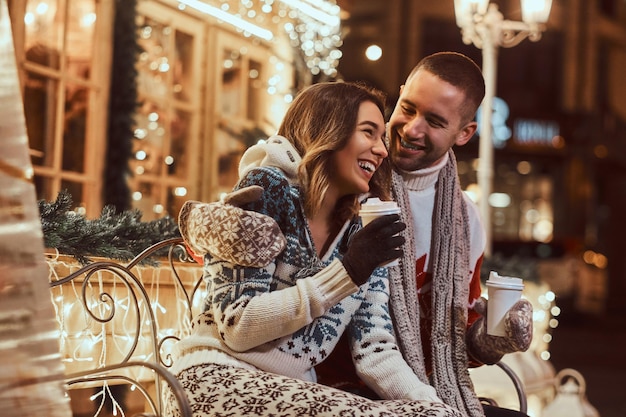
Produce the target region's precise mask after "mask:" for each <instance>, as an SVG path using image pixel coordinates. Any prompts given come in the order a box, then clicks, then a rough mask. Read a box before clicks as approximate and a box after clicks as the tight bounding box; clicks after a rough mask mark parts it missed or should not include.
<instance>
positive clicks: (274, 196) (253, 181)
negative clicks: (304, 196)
mask: <svg viewBox="0 0 626 417" xmlns="http://www.w3.org/2000/svg"><path fill="white" fill-rule="evenodd" d="M250 185H258V186H261V187H262V188H263V194H262V195H261V198H260V199H259V200H257V201H254V202H251V203H248V204H246V205H243V206H242V208H243V209H246V210H254V211H258V212H261V213H264V214H268V215H270V216H272V217H274V218H275V219H276V220H277V221H279V223H280V220H279V218H280V217H283V219H282V220H285V219H286V218H289V217H291V216H294V215H295V212H297V211H299V205H300V202H299V201H300V190H299V188H298V187H297V186H296V185H294V184H291V183H290V182H289V180H288V179H287V176H286V175H285V173H284V172H283V171H282V170H280V169H279V168H275V167H267V166H264V167H257V168H254V169H252V170H250V171H248V172H247V173H246V175H245V176H244V177H243V178H241V180H240V181H239V183H238V184H237V186H236V187H235V188H236V189H240V188H244V187H248V186H250Z"/></svg>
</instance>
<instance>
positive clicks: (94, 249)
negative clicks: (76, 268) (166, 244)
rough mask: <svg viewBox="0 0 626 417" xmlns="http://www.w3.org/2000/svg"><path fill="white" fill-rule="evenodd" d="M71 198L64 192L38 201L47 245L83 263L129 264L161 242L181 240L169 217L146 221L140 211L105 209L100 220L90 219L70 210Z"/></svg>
mask: <svg viewBox="0 0 626 417" xmlns="http://www.w3.org/2000/svg"><path fill="white" fill-rule="evenodd" d="M71 207H72V197H71V196H70V194H69V193H68V192H67V190H63V191H61V192H60V193H59V195H58V196H57V199H56V201H53V202H51V203H50V202H46V201H45V200H40V201H39V213H40V216H41V227H42V231H43V236H44V245H45V246H46V247H48V248H55V249H57V250H58V251H59V253H62V254H64V255H71V256H73V257H74V258H75V259H76V260H78V261H79V262H80V263H81V264H87V263H89V262H90V260H89V256H99V257H105V258H109V259H116V260H121V261H128V260H131V259H133V258H134V257H135V256H137V255H138V254H139V253H141V252H142V251H143V250H144V249H146V248H148V247H149V246H151V245H153V244H155V243H158V242H160V241H162V240H165V239H169V238H174V237H180V232H179V230H178V225H177V224H176V221H175V220H174V219H172V218H171V217H169V216H166V217H163V218H160V219H157V220H153V221H149V222H143V221H142V220H141V216H142V214H141V212H140V211H139V210H125V211H123V212H121V213H117V212H116V210H115V207H113V206H111V205H109V206H106V207H104V209H103V210H102V213H101V215H100V217H99V218H97V219H93V220H90V219H87V218H85V217H84V216H82V215H80V214H78V213H76V212H74V211H72V210H71Z"/></svg>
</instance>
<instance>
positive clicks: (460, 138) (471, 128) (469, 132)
mask: <svg viewBox="0 0 626 417" xmlns="http://www.w3.org/2000/svg"><path fill="white" fill-rule="evenodd" d="M476 129H478V123H476V122H474V121H472V122H469V123H468V124H466V125H465V126H463V128H462V129H461V130H460V131H459V133H458V134H457V136H456V141H455V142H454V144H455V145H457V146H463V145H465V144H466V143H467V142H468V141H469V140H470V139H471V138H472V136H474V133H476Z"/></svg>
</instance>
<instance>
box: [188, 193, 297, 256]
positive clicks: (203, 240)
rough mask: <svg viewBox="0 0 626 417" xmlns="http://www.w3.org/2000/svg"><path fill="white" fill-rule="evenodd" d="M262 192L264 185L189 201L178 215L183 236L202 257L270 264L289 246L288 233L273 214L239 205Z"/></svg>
mask: <svg viewBox="0 0 626 417" xmlns="http://www.w3.org/2000/svg"><path fill="white" fill-rule="evenodd" d="M261 194H263V188H261V187H259V186H250V187H245V188H242V189H240V190H237V191H235V192H232V193H230V194H228V195H226V197H225V198H223V199H222V201H220V202H215V203H201V202H199V201H187V202H185V204H183V207H182V208H181V210H180V213H179V216H178V228H179V229H180V233H181V236H182V237H183V240H184V241H185V243H186V244H187V246H188V247H189V248H190V249H191V250H192V251H193V253H194V254H196V255H197V256H199V257H203V256H204V255H205V254H207V253H209V254H211V255H212V256H213V257H215V258H217V259H221V260H224V261H228V262H232V263H234V264H237V265H241V266H250V267H257V268H260V267H263V266H266V265H267V264H269V263H270V262H271V261H272V260H273V259H275V258H276V257H277V256H278V255H279V254H280V253H281V252H282V251H283V250H284V249H285V246H286V244H287V241H286V239H285V236H284V235H283V233H282V232H281V230H280V227H279V226H278V223H276V221H275V220H274V219H273V218H271V217H269V216H266V215H264V214H261V213H257V212H255V211H249V210H243V209H241V208H239V207H236V205H242V204H245V203H249V202H252V201H256V200H258V199H259V198H260V197H261Z"/></svg>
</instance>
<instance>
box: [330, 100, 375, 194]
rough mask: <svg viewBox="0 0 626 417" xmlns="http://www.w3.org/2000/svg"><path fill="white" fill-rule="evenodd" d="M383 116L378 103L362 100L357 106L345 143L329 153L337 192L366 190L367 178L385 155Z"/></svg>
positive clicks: (357, 192) (369, 178) (332, 179)
mask: <svg viewBox="0 0 626 417" xmlns="http://www.w3.org/2000/svg"><path fill="white" fill-rule="evenodd" d="M384 139H385V120H384V117H383V114H382V113H381V112H380V110H379V109H378V107H377V106H376V105H375V104H374V103H372V102H370V101H364V102H363V103H361V105H360V107H359V114H358V117H357V123H356V130H355V131H354V133H353V134H352V136H351V137H350V139H349V140H348V142H347V143H346V145H345V146H344V147H343V148H341V149H339V150H337V151H335V152H334V154H333V156H332V157H331V170H332V174H331V176H332V178H331V181H330V183H331V184H332V186H333V187H335V188H336V190H337V191H338V196H339V197H341V196H344V195H349V194H361V193H366V192H368V191H369V182H370V180H371V179H372V175H374V172H375V171H376V169H378V167H379V166H380V164H381V163H382V160H383V159H384V158H386V157H387V149H386V147H385V143H384Z"/></svg>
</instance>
